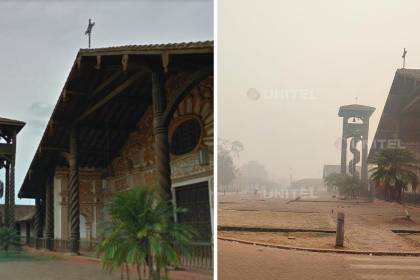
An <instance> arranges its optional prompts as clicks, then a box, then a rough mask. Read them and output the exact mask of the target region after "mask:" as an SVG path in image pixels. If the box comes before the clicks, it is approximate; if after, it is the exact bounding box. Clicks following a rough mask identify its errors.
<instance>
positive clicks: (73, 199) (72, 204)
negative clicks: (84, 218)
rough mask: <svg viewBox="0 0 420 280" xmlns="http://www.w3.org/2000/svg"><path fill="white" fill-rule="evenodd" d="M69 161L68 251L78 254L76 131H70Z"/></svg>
mask: <svg viewBox="0 0 420 280" xmlns="http://www.w3.org/2000/svg"><path fill="white" fill-rule="evenodd" d="M68 161H69V191H70V192H69V210H70V211H69V218H70V252H72V253H75V254H78V252H79V241H80V202H79V165H78V158H77V131H76V129H75V128H73V129H72V130H71V132H70V153H69V157H68Z"/></svg>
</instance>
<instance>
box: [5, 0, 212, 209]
mask: <svg viewBox="0 0 420 280" xmlns="http://www.w3.org/2000/svg"><path fill="white" fill-rule="evenodd" d="M90 17H91V18H92V19H93V21H95V22H96V25H95V26H94V29H93V37H92V47H107V46H115V45H125V44H149V43H172V42H181V41H198V40H212V39H213V3H212V1H211V0H184V1H182V0H179V1H160V0H157V1H156V0H155V1H123V2H121V1H77V2H75V3H71V2H70V1H13V2H12V1H0V61H1V66H0V85H1V91H0V96H1V97H2V101H1V102H0V116H2V117H7V118H13V119H18V120H22V121H25V122H27V125H26V126H25V127H24V129H23V130H22V132H21V133H20V134H19V135H18V153H17V163H16V192H17V191H18V190H19V189H20V186H21V183H22V180H23V178H24V176H25V174H26V171H27V169H28V167H29V164H30V161H31V160H32V157H33V155H34V153H35V149H36V147H37V146H38V143H39V141H40V139H41V136H42V133H43V131H44V128H45V126H46V123H47V121H48V119H49V116H50V114H51V112H52V109H53V106H54V105H55V103H56V101H57V99H58V96H59V94H60V92H61V90H62V88H63V85H64V81H65V79H66V78H67V75H68V74H69V71H70V68H71V66H72V64H73V62H74V60H75V57H76V54H77V52H78V50H79V48H86V47H87V37H86V36H85V35H84V31H85V30H86V26H87V22H88V19H89V18H90ZM1 179H2V180H3V178H1ZM22 202H23V201H19V200H18V201H17V203H22Z"/></svg>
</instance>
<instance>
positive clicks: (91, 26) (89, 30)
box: [85, 19, 95, 49]
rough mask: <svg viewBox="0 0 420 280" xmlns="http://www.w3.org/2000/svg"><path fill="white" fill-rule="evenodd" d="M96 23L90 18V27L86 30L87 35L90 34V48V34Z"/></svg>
mask: <svg viewBox="0 0 420 280" xmlns="http://www.w3.org/2000/svg"><path fill="white" fill-rule="evenodd" d="M94 25H95V23H94V22H92V20H91V19H89V24H88V27H87V29H86V31H85V35H88V36H89V49H90V35H91V34H92V28H93V26H94Z"/></svg>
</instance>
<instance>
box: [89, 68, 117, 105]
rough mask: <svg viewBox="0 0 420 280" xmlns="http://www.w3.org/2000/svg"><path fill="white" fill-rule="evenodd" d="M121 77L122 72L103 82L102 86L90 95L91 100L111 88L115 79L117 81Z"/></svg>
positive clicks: (115, 73)
mask: <svg viewBox="0 0 420 280" xmlns="http://www.w3.org/2000/svg"><path fill="white" fill-rule="evenodd" d="M120 75H121V72H119V71H118V72H114V73H113V74H112V75H111V76H109V78H107V79H106V80H105V81H103V82H102V83H101V84H99V85H98V86H97V87H96V88H95V89H94V90H93V92H92V93H91V94H90V96H89V98H93V97H94V96H95V95H96V94H98V93H99V92H101V91H102V90H103V89H104V88H106V87H107V86H109V85H110V84H111V83H112V82H113V81H115V79H117V78H118V77H119V76H120Z"/></svg>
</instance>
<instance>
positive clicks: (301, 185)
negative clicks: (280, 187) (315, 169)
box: [290, 178, 326, 195]
mask: <svg viewBox="0 0 420 280" xmlns="http://www.w3.org/2000/svg"><path fill="white" fill-rule="evenodd" d="M290 188H291V189H295V190H299V191H300V192H301V193H302V194H308V195H311V194H312V195H313V194H316V193H319V192H324V191H326V188H325V186H324V180H323V179H319V178H305V179H300V180H296V181H293V182H292V184H291V186H290Z"/></svg>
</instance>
